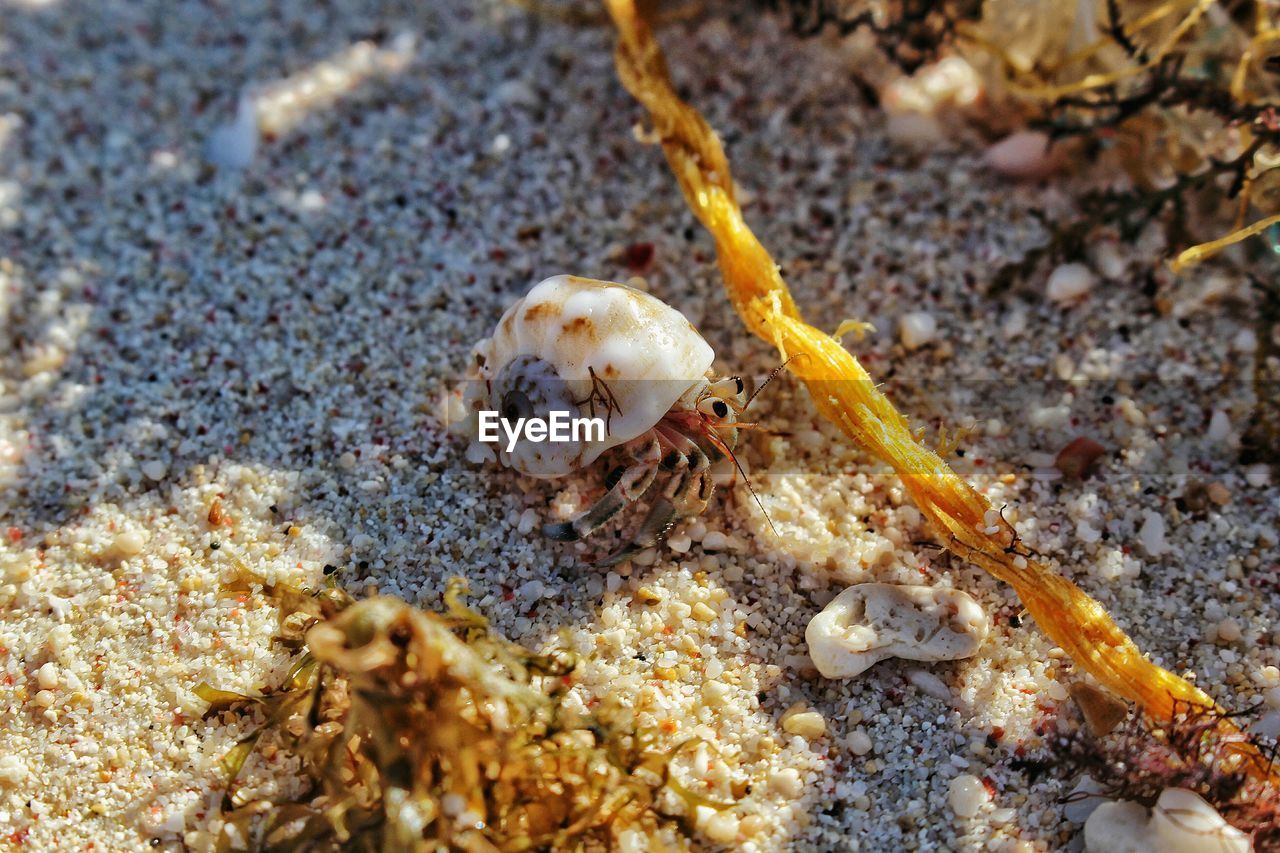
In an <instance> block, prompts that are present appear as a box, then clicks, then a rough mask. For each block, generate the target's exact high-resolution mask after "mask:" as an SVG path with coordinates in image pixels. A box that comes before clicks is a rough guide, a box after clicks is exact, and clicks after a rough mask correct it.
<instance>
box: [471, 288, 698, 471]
mask: <svg viewBox="0 0 1280 853" xmlns="http://www.w3.org/2000/svg"><path fill="white" fill-rule="evenodd" d="M714 360H715V353H714V352H713V351H712V349H711V347H710V345H708V344H707V342H706V341H705V340H703V339H702V336H701V335H699V334H698V331H697V330H696V329H694V327H693V325H692V324H691V323H690V322H689V321H688V320H687V319H686V318H685V317H684V315H683V314H681V313H680V312H679V311H677V310H675V309H674V308H672V307H670V306H669V305H667V304H665V303H663V302H662V301H661V300H659V299H657V298H655V297H653V296H650V295H649V294H647V293H643V292H642V291H639V290H636V289H635V288H632V287H628V286H626V285H624V284H616V283H613V282H605V281H595V280H593V279H587V278H579V277H577V276H571V275H560V276H555V277H553V278H548V279H546V280H545V281H543V282H541V283H539V284H537V285H535V286H534V288H533V289H532V290H530V291H529V293H528V295H526V296H525V297H524V298H523V299H520V300H518V301H517V302H516V303H515V304H514V305H512V306H511V307H510V308H508V309H507V311H506V313H504V314H503V315H502V319H501V320H500V321H499V322H498V327H497V329H495V330H494V333H493V335H492V337H489V338H486V339H485V340H483V341H481V342H480V343H479V344H477V345H476V347H475V351H474V361H473V368H472V378H473V379H474V380H476V381H475V382H473V383H472V388H471V389H470V390H469V392H468V398H467V403H468V408H469V409H470V410H471V415H472V416H471V420H472V421H473V422H474V421H475V412H478V411H479V410H480V409H490V410H493V411H501V410H502V400H503V396H504V394H505V393H507V392H508V391H509V390H510V388H511V387H512V386H513V384H514V385H516V386H518V387H519V388H520V389H521V390H522V392H524V393H525V395H526V397H527V398H528V399H529V400H530V402H531V404H532V408H533V410H534V412H535V413H537V414H538V415H540V416H545V415H546V414H548V413H549V412H551V411H564V410H568V411H569V412H570V414H571V415H572V416H574V417H587V416H590V415H592V414H594V415H595V416H598V417H605V418H606V420H607V422H608V432H607V434H606V435H605V437H604V440H603V441H583V442H560V443H552V442H541V443H533V442H519V443H518V444H517V446H516V447H515V448H514V449H513V450H511V451H510V452H508V451H507V448H506V446H505V442H504V443H500V444H494V445H490V447H492V448H494V449H495V450H496V451H497V453H498V457H499V460H500V461H501V462H502V464H504V465H507V466H509V467H512V468H515V469H516V470H518V471H521V472H522V473H525V474H529V475H531V476H534V477H560V476H564V475H565V474H568V473H570V472H572V471H574V470H577V469H578V468H581V467H583V466H586V465H589V464H591V463H592V462H594V461H595V460H596V459H597V458H598V457H599V456H600V454H602V453H604V452H605V451H606V450H608V449H610V448H612V447H616V446H618V445H620V444H623V443H625V442H627V441H630V440H631V439H633V438H635V437H637V436H639V435H641V434H643V433H644V432H646V431H648V430H649V429H651V428H652V427H653V426H654V425H655V424H656V423H657V422H658V421H659V420H660V419H661V418H662V417H663V416H664V415H666V414H667V412H669V411H670V410H671V408H672V406H673V405H675V404H676V402H677V401H678V400H680V398H681V397H682V396H683V395H684V394H685V392H687V391H688V390H689V389H690V388H691V387H693V386H694V384H695V383H698V382H700V381H701V380H703V379H705V378H706V375H707V371H708V370H709V369H710V367H711V363H712V362H713V361H714ZM602 388H604V389H607V393H608V394H609V395H610V396H611V397H612V400H611V401H608V402H606V401H605V400H604V399H602V397H601V393H602V392H601V389H602ZM593 394H594V395H595V402H596V403H597V406H596V411H595V412H594V413H593V412H592V410H591V405H590V401H591V400H592V398H593ZM606 410H607V411H606ZM606 416H607V417H606ZM469 432H470V434H471V437H472V438H475V437H476V435H477V427H476V426H475V424H474V423H473V424H472V425H471V427H470V430H469Z"/></svg>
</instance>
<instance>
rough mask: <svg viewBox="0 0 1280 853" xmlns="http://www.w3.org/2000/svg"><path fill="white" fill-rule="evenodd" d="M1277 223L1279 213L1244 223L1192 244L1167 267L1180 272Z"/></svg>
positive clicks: (1279, 221)
mask: <svg viewBox="0 0 1280 853" xmlns="http://www.w3.org/2000/svg"><path fill="white" fill-rule="evenodd" d="M1277 223H1280V213H1277V214H1275V215H1274V216H1268V217H1266V218H1265V219H1259V220H1258V221H1257V222H1255V223H1253V224H1252V225H1246V226H1245V227H1244V228H1241V229H1240V230H1239V231H1232V232H1231V233H1230V234H1228V235H1227V236H1225V237H1219V238H1218V239H1217V240H1210V241H1209V242H1208V243H1201V244H1200V245H1198V246H1192V247H1191V248H1190V249H1186V250H1184V251H1183V252H1181V253H1180V254H1179V255H1178V257H1176V258H1174V259H1173V260H1172V261H1170V262H1169V269H1171V270H1173V271H1174V272H1182V271H1183V270H1185V269H1186V268H1188V267H1193V266H1195V265H1196V264H1198V263H1200V262H1201V261H1203V260H1205V259H1207V258H1211V257H1213V256H1214V255H1216V254H1218V253H1219V252H1221V251H1222V250H1223V249H1225V248H1227V247H1228V246H1231V245H1234V244H1236V243H1239V242H1240V241H1241V240H1247V239H1249V238H1250V237H1252V236H1253V235H1254V234H1261V233H1262V232H1263V231H1266V230H1267V229H1268V228H1270V227H1271V226H1272V225H1276V224H1277Z"/></svg>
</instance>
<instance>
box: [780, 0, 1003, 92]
mask: <svg viewBox="0 0 1280 853" xmlns="http://www.w3.org/2000/svg"><path fill="white" fill-rule="evenodd" d="M761 5H763V6H765V7H766V8H773V9H779V10H781V11H782V12H783V13H784V14H785V15H786V16H787V19H788V21H789V23H790V25H791V28H792V29H793V30H794V31H795V32H796V33H797V34H799V35H802V36H808V35H817V34H818V33H820V32H822V31H823V30H825V29H831V30H834V31H836V32H838V33H840V34H842V35H847V34H849V33H853V32H855V31H857V30H860V29H866V30H868V31H869V32H870V33H871V35H872V37H873V38H874V39H875V42H876V45H877V46H878V47H879V48H880V50H881V52H883V53H884V54H885V56H886V57H887V58H888V59H889V60H890V61H891V62H893V63H894V64H895V65H897V66H898V67H899V68H901V69H902V70H903V71H905V72H907V73H908V74H909V73H911V72H913V71H915V70H916V69H917V68H919V67H920V66H922V65H924V64H925V63H927V62H932V61H933V60H935V59H937V58H938V54H939V52H940V51H941V50H942V49H943V47H945V46H946V45H947V44H949V43H950V42H951V41H952V39H953V38H954V37H955V34H956V29H957V26H958V25H959V24H960V23H961V22H965V21H967V22H976V21H977V20H978V19H979V17H980V16H981V14H982V0H763V2H762V3H761Z"/></svg>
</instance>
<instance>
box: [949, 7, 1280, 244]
mask: <svg viewBox="0 0 1280 853" xmlns="http://www.w3.org/2000/svg"><path fill="white" fill-rule="evenodd" d="M1274 16H1275V9H1274V6H1273V5H1272V4H1269V3H1267V2H1265V0H1239V1H1238V2H1209V0H1164V2H1149V0H1147V2H1143V0H1096V2H1085V3H1057V2H1051V0H1033V2H1025V0H1016V2H1015V0H998V2H992V3H989V4H988V6H987V8H986V10H985V13H984V15H983V19H982V21H981V23H980V24H978V25H976V26H971V27H969V28H968V29H966V30H964V31H963V32H962V33H961V38H960V45H961V48H962V50H964V51H965V53H966V54H967V55H969V56H970V57H971V58H972V59H973V60H974V61H975V63H976V64H979V65H980V67H983V68H985V70H986V71H987V75H986V76H987V80H988V86H989V89H990V92H989V96H990V97H992V99H993V101H994V102H996V103H1005V104H1008V103H1015V102H1016V103H1019V104H1021V105H1022V106H1023V107H1025V108H1028V109H1032V110H1036V111H1037V112H1038V121H1039V122H1040V123H1041V124H1043V125H1044V126H1046V127H1047V128H1048V129H1049V130H1050V131H1051V133H1052V135H1054V136H1057V137H1065V136H1083V137H1087V138H1088V140H1089V144H1090V146H1091V147H1092V148H1093V152H1092V153H1093V154H1094V155H1095V156H1096V157H1098V158H1099V159H1102V160H1104V161H1106V160H1110V161H1111V163H1112V165H1114V166H1116V167H1118V168H1119V169H1120V170H1121V171H1122V172H1123V173H1124V174H1125V175H1126V176H1127V178H1128V184H1129V185H1128V187H1127V188H1121V189H1122V190H1123V191H1120V192H1116V191H1112V192H1107V193H1102V194H1100V195H1099V197H1098V198H1097V199H1095V200H1094V201H1096V202H1097V203H1098V205H1100V213H1099V214H1098V215H1099V216H1102V217H1128V216H1130V215H1132V214H1134V213H1137V214H1140V217H1139V219H1145V218H1148V217H1150V216H1153V215H1155V214H1158V213H1161V212H1163V211H1164V209H1165V208H1166V207H1167V208H1169V209H1170V210H1171V211H1172V213H1173V218H1172V220H1171V226H1172V233H1173V235H1174V238H1175V240H1182V239H1185V238H1187V237H1189V236H1190V235H1189V234H1187V232H1186V231H1185V229H1186V227H1187V220H1188V214H1189V213H1193V212H1195V208H1196V207H1197V206H1199V207H1202V208H1204V210H1205V212H1207V213H1217V212H1219V209H1220V208H1223V207H1224V206H1225V207H1226V208H1228V210H1229V212H1230V213H1232V214H1233V215H1234V217H1235V230H1234V231H1233V232H1232V233H1231V234H1230V235H1229V236H1228V237H1227V238H1224V239H1221V240H1214V241H1211V242H1210V243H1206V244H1203V245H1201V246H1197V247H1193V248H1191V249H1188V250H1187V251H1184V252H1183V253H1182V254H1181V255H1179V256H1178V257H1177V258H1176V259H1175V260H1174V264H1173V265H1174V268H1175V269H1179V268H1182V267H1185V266H1189V265H1191V264H1194V263H1197V262H1199V261H1200V260H1202V259H1204V258H1205V257H1208V256H1210V255H1212V254H1213V253H1215V252H1217V251H1219V250H1220V249H1222V248H1224V247H1225V246H1227V245H1230V244H1231V243H1234V242H1238V241H1239V240H1242V239H1244V238H1246V237H1248V236H1252V235H1253V234H1257V233H1260V232H1261V231H1263V230H1265V229H1266V228H1267V227H1269V226H1270V225H1272V224H1274V223H1275V222H1276V221H1278V219H1277V217H1276V215H1275V214H1276V213H1277V211H1278V210H1280V121H1278V120H1277V113H1276V107H1277V106H1280V30H1277V28H1276V22H1275V20H1274ZM984 58H985V59H986V60H987V61H985V62H983V61H982V60H983V59H984ZM1251 210H1253V211H1256V212H1255V213H1252V214H1251ZM1258 214H1261V216H1262V218H1260V219H1256V217H1257V215H1258ZM1250 219H1256V221H1253V222H1249V220H1250ZM1246 223H1248V224H1246ZM1122 224H1123V223H1122Z"/></svg>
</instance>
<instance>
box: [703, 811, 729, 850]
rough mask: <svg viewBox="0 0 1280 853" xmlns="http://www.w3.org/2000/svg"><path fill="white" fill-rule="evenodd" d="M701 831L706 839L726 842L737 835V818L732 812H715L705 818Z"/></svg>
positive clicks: (720, 842) (719, 842)
mask: <svg viewBox="0 0 1280 853" xmlns="http://www.w3.org/2000/svg"><path fill="white" fill-rule="evenodd" d="M702 832H703V834H704V835H706V836H707V840H708V841H713V842H715V843H716V844H728V843H730V842H731V841H733V840H734V839H736V838H737V837H738V818H737V816H736V815H734V813H733V812H717V813H716V814H714V815H712V816H711V817H710V818H708V819H707V822H706V823H705V824H704V825H703V827H702Z"/></svg>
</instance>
